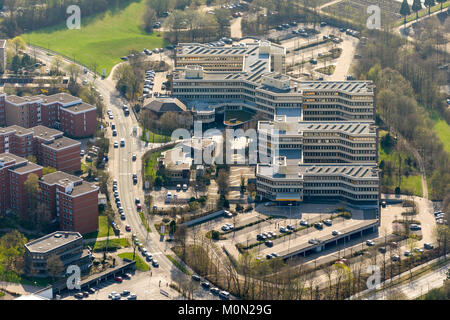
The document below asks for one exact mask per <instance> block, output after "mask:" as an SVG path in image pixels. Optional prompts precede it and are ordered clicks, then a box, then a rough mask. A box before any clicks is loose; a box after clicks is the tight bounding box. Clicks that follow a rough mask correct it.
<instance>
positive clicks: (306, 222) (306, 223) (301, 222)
mask: <svg viewBox="0 0 450 320" xmlns="http://www.w3.org/2000/svg"><path fill="white" fill-rule="evenodd" d="M300 225H301V226H305V227H307V226H308V221H306V220H300Z"/></svg>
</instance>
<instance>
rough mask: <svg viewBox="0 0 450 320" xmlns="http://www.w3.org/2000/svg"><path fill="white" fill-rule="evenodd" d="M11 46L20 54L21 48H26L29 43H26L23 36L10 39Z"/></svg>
mask: <svg viewBox="0 0 450 320" xmlns="http://www.w3.org/2000/svg"><path fill="white" fill-rule="evenodd" d="M9 41H10V44H11V46H12V47H13V49H14V52H15V53H16V55H18V54H19V51H20V50H25V49H26V47H27V44H26V43H25V41H24V40H23V39H22V38H21V37H15V38H14V39H12V40H9Z"/></svg>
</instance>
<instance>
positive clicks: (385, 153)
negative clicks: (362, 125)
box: [379, 130, 423, 197]
mask: <svg viewBox="0 0 450 320" xmlns="http://www.w3.org/2000/svg"><path fill="white" fill-rule="evenodd" d="M386 133H387V132H386V131H384V130H380V133H379V135H380V139H381V138H382V137H383V136H385V135H386ZM399 155H400V156H401V158H402V162H403V164H402V166H405V163H404V161H405V159H406V158H408V157H410V158H412V159H414V156H413V155H411V154H407V153H405V152H400V151H399V150H397V149H396V148H393V149H392V150H385V149H383V148H382V147H381V144H380V145H379V161H380V162H381V161H383V160H384V161H390V162H391V163H392V165H393V166H394V167H395V169H394V170H393V173H392V177H391V178H389V177H387V176H386V175H384V176H383V179H382V186H383V187H385V188H389V189H392V190H393V189H395V187H396V186H397V183H398V178H397V169H396V168H398V166H399ZM412 169H413V174H410V175H408V176H405V175H402V177H401V183H400V190H401V192H402V193H404V192H405V191H411V192H412V193H413V194H414V195H417V196H420V197H421V196H422V194H423V191H422V179H421V175H420V171H419V169H418V168H414V167H412Z"/></svg>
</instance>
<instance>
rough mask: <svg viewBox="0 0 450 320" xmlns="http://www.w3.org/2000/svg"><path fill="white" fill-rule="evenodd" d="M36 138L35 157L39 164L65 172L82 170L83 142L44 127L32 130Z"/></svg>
mask: <svg viewBox="0 0 450 320" xmlns="http://www.w3.org/2000/svg"><path fill="white" fill-rule="evenodd" d="M30 130H31V131H32V132H33V137H34V155H35V156H36V159H37V162H38V163H39V164H40V165H42V166H44V167H47V166H50V167H53V168H56V169H58V170H60V171H64V172H74V171H78V170H80V169H81V159H80V151H81V142H79V141H76V140H73V139H70V138H67V137H64V136H63V132H61V131H59V130H55V129H51V128H47V127H44V126H36V127H33V128H31V129H30Z"/></svg>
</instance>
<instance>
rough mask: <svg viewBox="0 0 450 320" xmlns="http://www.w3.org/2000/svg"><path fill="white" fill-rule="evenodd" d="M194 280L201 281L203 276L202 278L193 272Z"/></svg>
mask: <svg viewBox="0 0 450 320" xmlns="http://www.w3.org/2000/svg"><path fill="white" fill-rule="evenodd" d="M192 280H194V281H200V280H201V278H200V277H199V276H198V275H196V274H193V275H192Z"/></svg>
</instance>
